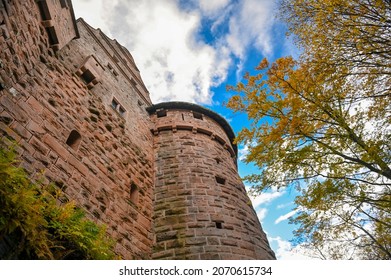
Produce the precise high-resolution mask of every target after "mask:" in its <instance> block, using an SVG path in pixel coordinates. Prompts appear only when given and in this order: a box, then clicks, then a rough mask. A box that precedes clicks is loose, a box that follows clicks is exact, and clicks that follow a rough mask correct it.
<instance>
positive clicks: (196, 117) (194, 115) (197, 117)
mask: <svg viewBox="0 0 391 280" xmlns="http://www.w3.org/2000/svg"><path fill="white" fill-rule="evenodd" d="M193 117H194V118H195V119H199V120H202V119H203V118H202V114H201V113H198V112H193Z"/></svg>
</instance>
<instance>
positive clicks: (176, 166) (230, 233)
mask: <svg viewBox="0 0 391 280" xmlns="http://www.w3.org/2000/svg"><path fill="white" fill-rule="evenodd" d="M182 114H183V115H184V118H182ZM152 119H153V121H154V122H155V125H156V127H155V138H154V140H155V142H154V148H155V161H156V163H155V172H156V181H155V204H154V208H155V214H154V227H155V232H156V243H155V247H154V253H153V258H155V259H274V258H275V256H274V253H273V252H272V251H271V249H270V247H269V244H268V241H267V239H266V235H265V233H264V232H263V231H262V229H261V226H260V224H259V221H258V218H257V217H256V214H255V211H254V210H253V208H252V206H251V202H250V200H249V198H248V196H247V194H246V191H245V188H244V185H243V183H242V182H241V180H240V178H239V176H238V174H237V170H236V165H235V161H234V160H233V158H232V154H231V153H230V151H229V149H227V147H226V145H230V142H229V140H228V137H227V136H226V135H225V132H224V130H223V129H222V128H221V127H220V126H219V125H218V124H217V123H216V122H215V121H214V120H213V119H211V118H209V117H208V116H205V115H204V116H203V120H199V119H195V118H194V117H193V114H192V112H189V111H185V110H180V109H178V110H173V109H171V110H168V111H167V116H166V117H161V118H157V116H156V114H154V115H153V116H152ZM185 124H186V125H187V126H191V127H192V128H190V130H187V129H185V130H184V129H181V128H183V127H185ZM163 127H164V129H162V128H163ZM159 128H160V129H159ZM173 128H174V129H173ZM178 128H179V129H178ZM193 128H197V129H193ZM197 130H198V131H202V133H199V132H197ZM207 131H211V132H213V133H214V135H213V136H210V135H208V133H206V132H207ZM216 137H220V138H221V139H224V140H225V141H226V143H225V147H224V144H223V143H221V141H217V140H216ZM230 149H232V147H230ZM216 177H219V178H221V179H224V180H225V182H221V181H220V182H218V181H217V180H216ZM218 180H220V179H218Z"/></svg>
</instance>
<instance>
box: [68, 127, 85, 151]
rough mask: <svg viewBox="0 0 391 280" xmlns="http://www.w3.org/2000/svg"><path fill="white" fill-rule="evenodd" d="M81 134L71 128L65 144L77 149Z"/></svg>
mask: <svg viewBox="0 0 391 280" xmlns="http://www.w3.org/2000/svg"><path fill="white" fill-rule="evenodd" d="M80 142H81V135H80V133H79V132H77V131H76V130H72V131H71V133H70V134H69V136H68V139H67V142H66V143H67V145H68V146H69V147H71V148H72V149H74V150H75V151H77V149H78V148H79V146H80Z"/></svg>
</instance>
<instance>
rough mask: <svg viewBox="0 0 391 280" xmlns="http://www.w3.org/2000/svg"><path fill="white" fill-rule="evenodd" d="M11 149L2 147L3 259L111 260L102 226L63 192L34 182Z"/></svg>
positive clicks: (0, 222)
mask: <svg viewBox="0 0 391 280" xmlns="http://www.w3.org/2000/svg"><path fill="white" fill-rule="evenodd" d="M17 165H18V161H17V160H16V157H15V152H14V151H13V149H4V148H1V147H0V205H1V207H0V245H3V246H1V247H2V249H1V250H0V258H1V259H113V258H115V255H114V253H113V250H112V249H113V245H114V242H113V240H111V239H109V238H108V237H107V236H106V229H105V227H104V226H98V225H97V224H95V223H94V222H92V221H90V220H88V219H87V218H86V217H85V212H84V211H83V210H82V209H79V208H77V207H76V206H75V204H74V203H73V202H72V201H70V202H66V203H60V201H59V198H60V197H61V196H63V194H62V192H61V190H60V189H59V188H57V187H55V186H54V185H53V184H49V185H45V184H42V183H41V182H33V181H32V180H31V179H30V178H29V177H28V175H27V174H26V172H25V171H24V169H23V168H21V167H17Z"/></svg>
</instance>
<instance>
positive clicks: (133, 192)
mask: <svg viewBox="0 0 391 280" xmlns="http://www.w3.org/2000/svg"><path fill="white" fill-rule="evenodd" d="M138 196H139V190H138V187H137V186H136V184H135V183H132V184H131V185H130V191H129V200H130V202H131V203H133V204H135V205H137V203H138Z"/></svg>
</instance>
